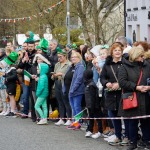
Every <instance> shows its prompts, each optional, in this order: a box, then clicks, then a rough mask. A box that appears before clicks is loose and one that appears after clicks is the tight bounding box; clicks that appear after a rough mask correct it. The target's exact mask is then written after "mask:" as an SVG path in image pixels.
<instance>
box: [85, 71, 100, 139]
mask: <svg viewBox="0 0 150 150" xmlns="http://www.w3.org/2000/svg"><path fill="white" fill-rule="evenodd" d="M84 83H85V102H86V107H87V108H88V113H89V118H100V117H102V112H101V107H100V100H99V97H98V88H97V86H96V84H95V83H94V81H93V71H92V70H86V71H85V72H84ZM96 121H97V123H98V133H95V134H93V127H94V119H90V120H89V125H88V128H87V132H86V134H85V137H92V138H94V139H96V138H98V137H100V136H102V133H103V128H102V121H101V120H99V119H97V120H96Z"/></svg>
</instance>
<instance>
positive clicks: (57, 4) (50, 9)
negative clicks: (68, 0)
mask: <svg viewBox="0 0 150 150" xmlns="http://www.w3.org/2000/svg"><path fill="white" fill-rule="evenodd" d="M63 2H65V0H61V1H60V2H58V3H56V4H54V5H52V6H51V7H49V8H48V9H46V10H44V11H43V12H40V13H38V14H37V15H32V16H28V17H22V18H13V19H0V22H6V23H16V22H18V21H30V20H32V17H34V18H37V17H38V16H40V17H42V16H43V15H44V14H48V13H50V12H51V11H52V10H53V9H54V8H56V7H57V6H59V5H61V4H62V3H63Z"/></svg>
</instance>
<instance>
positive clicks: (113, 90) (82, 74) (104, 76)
mask: <svg viewBox="0 0 150 150" xmlns="http://www.w3.org/2000/svg"><path fill="white" fill-rule="evenodd" d="M26 36H27V40H26V41H25V42H24V43H23V45H22V47H19V48H15V47H14V46H13V45H12V43H11V42H7V46H6V48H0V97H1V113H0V115H3V116H6V117H9V116H13V117H14V116H16V115H17V113H18V112H19V111H20V106H22V109H21V118H22V119H26V118H28V117H29V116H28V114H29V111H30V110H31V119H32V121H33V122H36V123H37V124H38V125H44V124H47V123H48V119H49V112H50V109H51V110H52V111H53V112H55V111H57V112H59V118H60V119H59V120H57V122H56V123H55V125H56V126H60V125H64V126H67V129H72V130H78V129H80V128H81V125H82V124H83V123H85V122H86V123H87V129H86V133H85V137H91V138H94V139H97V138H99V137H104V140H105V141H107V142H108V143H109V144H110V145H113V146H114V145H122V146H123V145H128V147H127V149H128V150H133V149H136V148H137V146H138V147H142V148H146V149H150V130H149V127H150V118H149V117H145V118H144V119H143V118H141V119H139V118H137V119H136V118H134V119H130V117H137V116H138V117H139V116H147V115H150V109H149V108H150V45H149V44H148V43H147V42H144V41H137V42H135V43H133V44H132V41H131V40H130V39H128V38H126V37H124V36H120V37H118V38H117V39H116V41H114V43H113V44H112V45H111V46H109V45H107V44H106V45H96V46H94V47H93V48H89V47H88V46H87V45H80V46H79V47H77V45H76V44H68V45H66V46H62V45H59V43H58V42H57V40H55V39H53V40H51V41H49V42H48V41H47V40H46V39H44V38H42V39H41V40H36V41H35V40H34V34H33V33H32V32H31V31H28V32H27V33H26ZM27 79H28V80H27ZM133 93H135V94H136V97H137V106H136V107H134V108H130V109H124V106H123V105H124V104H123V97H125V96H127V98H128V97H129V98H131V101H132V98H133V95H132V94H133ZM30 102H31V103H30ZM29 106H30V107H29ZM84 108H87V110H88V111H87V113H85V114H84V115H85V116H86V117H87V118H88V117H89V118H93V119H90V120H88V121H87V120H86V121H85V120H83V119H82V118H81V119H80V120H78V121H76V120H74V116H76V115H77V114H79V113H80V112H81V111H82V110H83V109H84ZM102 117H108V118H109V117H112V118H115V117H128V118H126V119H124V120H122V119H108V120H102V119H98V118H102ZM64 118H65V119H64ZM71 118H72V119H71ZM96 118H97V119H96ZM95 124H97V127H98V129H97V131H96V132H95V131H94V126H95ZM139 128H140V130H141V138H140V140H139V138H138V137H139V136H138V132H139ZM123 131H124V132H123Z"/></svg>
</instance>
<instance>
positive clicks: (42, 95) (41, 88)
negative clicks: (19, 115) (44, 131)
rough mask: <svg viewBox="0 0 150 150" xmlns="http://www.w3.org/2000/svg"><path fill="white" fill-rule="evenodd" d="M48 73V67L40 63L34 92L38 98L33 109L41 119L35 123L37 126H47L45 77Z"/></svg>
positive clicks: (46, 80)
mask: <svg viewBox="0 0 150 150" xmlns="http://www.w3.org/2000/svg"><path fill="white" fill-rule="evenodd" d="M48 71H49V66H48V65H47V64H45V63H40V64H39V65H38V67H37V73H38V74H39V78H38V85H37V90H36V96H37V97H38V98H37V101H36V104H35V109H36V110H37V112H38V113H39V115H40V118H41V120H40V121H39V122H38V123H37V124H38V125H43V124H47V113H48V109H47V97H48V94H49V91H48V77H47V73H48ZM41 107H42V109H41Z"/></svg>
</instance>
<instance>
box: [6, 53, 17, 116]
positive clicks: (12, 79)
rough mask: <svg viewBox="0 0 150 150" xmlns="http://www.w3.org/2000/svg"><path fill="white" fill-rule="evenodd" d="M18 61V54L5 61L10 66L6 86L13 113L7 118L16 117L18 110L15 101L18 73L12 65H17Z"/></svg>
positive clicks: (9, 56) (13, 54)
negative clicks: (16, 110)
mask: <svg viewBox="0 0 150 150" xmlns="http://www.w3.org/2000/svg"><path fill="white" fill-rule="evenodd" d="M17 59H18V54H17V53H16V52H11V53H10V54H9V55H8V56H7V57H6V58H5V59H4V61H5V62H6V63H7V64H8V65H9V69H8V70H7V71H6V73H5V84H6V87H7V88H6V91H7V94H8V96H9V99H10V106H11V111H10V113H9V114H7V115H6V116H14V115H15V109H16V101H15V95H16V81H17V72H16V68H15V67H13V66H12V65H13V64H15V62H16V61H17Z"/></svg>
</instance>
